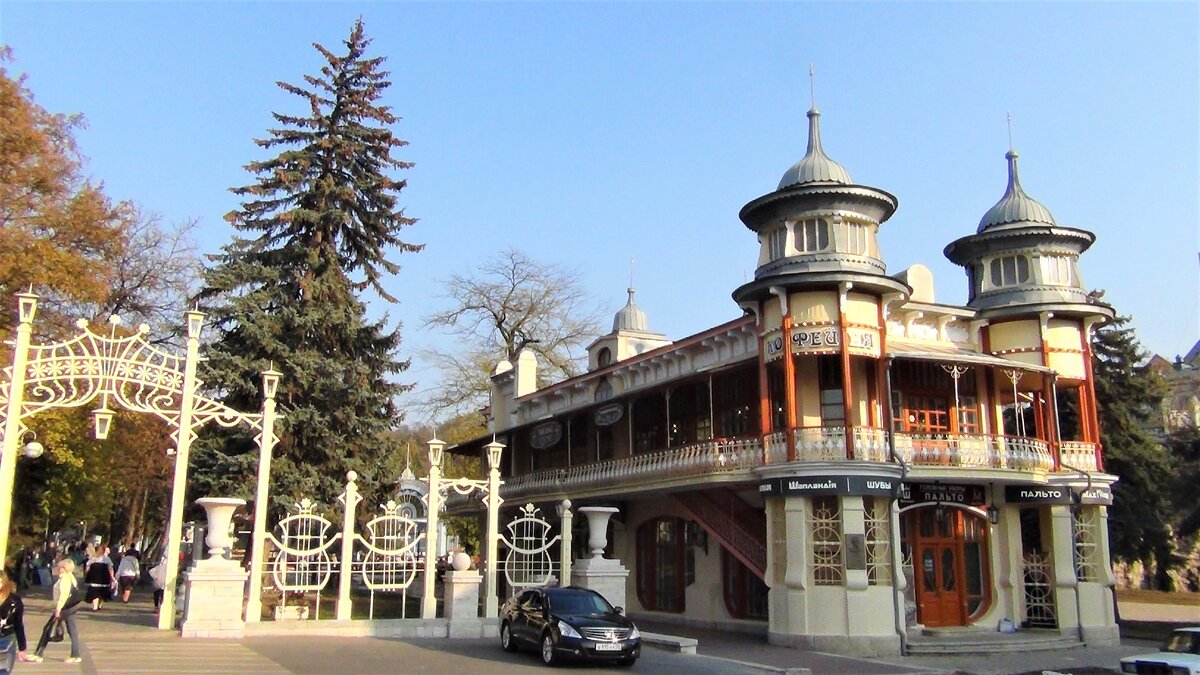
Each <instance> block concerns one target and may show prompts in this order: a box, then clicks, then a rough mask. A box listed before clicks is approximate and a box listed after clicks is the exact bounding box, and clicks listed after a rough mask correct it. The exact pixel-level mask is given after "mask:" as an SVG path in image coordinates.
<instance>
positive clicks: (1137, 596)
mask: <svg viewBox="0 0 1200 675" xmlns="http://www.w3.org/2000/svg"><path fill="white" fill-rule="evenodd" d="M1117 602H1118V603H1120V602H1142V603H1146V604H1151V605H1191V606H1196V605H1200V593H1179V592H1173V593H1168V592H1166V591H1143V590H1139V589H1117Z"/></svg>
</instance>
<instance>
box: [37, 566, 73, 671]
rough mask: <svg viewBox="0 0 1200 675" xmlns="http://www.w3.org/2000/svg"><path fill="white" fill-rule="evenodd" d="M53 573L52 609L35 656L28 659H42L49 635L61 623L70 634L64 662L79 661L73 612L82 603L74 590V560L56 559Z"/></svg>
mask: <svg viewBox="0 0 1200 675" xmlns="http://www.w3.org/2000/svg"><path fill="white" fill-rule="evenodd" d="M54 573H55V574H57V575H58V580H57V581H55V582H54V611H53V612H52V613H51V614H50V620H48V621H47V622H46V625H45V627H43V628H42V637H41V638H39V639H38V643H37V648H35V649H34V650H33V656H34V657H35V658H32V659H30V660H32V661H41V660H42V654H44V653H45V651H46V645H47V644H48V643H49V642H50V637H51V636H52V635H54V633H55V632H56V629H57V627H58V625H59V624H60V623H61V624H62V625H63V626H65V627H66V630H67V635H69V636H71V656H70V657H68V658H67V659H65V660H64V663H79V662H81V661H82V660H83V659H81V658H79V642H80V640H79V633H78V629H77V628H76V627H75V613H76V612H78V611H79V608H80V607H82V606H83V604H82V603H81V602H80V601H79V597H78V595H77V594H76V591H75V588H76V586H78V585H79V584H78V582H76V581H75V561H73V560H71V559H70V558H64V559H62V560H60V561H58V564H56V565H55V566H54Z"/></svg>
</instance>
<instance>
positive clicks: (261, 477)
mask: <svg viewBox="0 0 1200 675" xmlns="http://www.w3.org/2000/svg"><path fill="white" fill-rule="evenodd" d="M282 376H283V373H280V372H279V371H278V370H275V369H274V368H271V369H270V370H266V371H263V374H262V387H263V412H262V436H261V437H260V438H259V442H258V484H257V486H256V488H255V491H254V532H253V534H252V535H251V537H252V539H251V542H250V546H251V547H252V548H251V552H250V584H249V597H247V598H246V622H247V623H256V622H258V621H261V620H262V582H263V579H262V577H263V570H262V568H263V563H264V562H265V561H264V560H263V554H264V551H265V550H266V539H267V490H268V488H269V487H270V478H271V451H272V450H273V449H274V448H275V441H276V438H275V393H276V392H277V391H278V390H279V378H281V377H282Z"/></svg>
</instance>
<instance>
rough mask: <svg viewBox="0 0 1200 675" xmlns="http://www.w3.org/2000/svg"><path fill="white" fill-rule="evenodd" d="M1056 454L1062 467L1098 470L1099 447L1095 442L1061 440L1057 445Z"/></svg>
mask: <svg viewBox="0 0 1200 675" xmlns="http://www.w3.org/2000/svg"><path fill="white" fill-rule="evenodd" d="M1058 456H1059V459H1060V460H1061V463H1062V465H1063V467H1064V468H1067V467H1070V468H1073V469H1083V470H1084V471H1099V470H1100V449H1099V448H1098V447H1097V446H1096V444H1095V443H1082V442H1080V441H1063V442H1062V443H1059V445H1058Z"/></svg>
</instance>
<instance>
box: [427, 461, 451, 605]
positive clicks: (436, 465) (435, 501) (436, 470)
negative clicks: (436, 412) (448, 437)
mask: <svg viewBox="0 0 1200 675" xmlns="http://www.w3.org/2000/svg"><path fill="white" fill-rule="evenodd" d="M426 445H428V446H429V493H428V494H426V495H425V578H424V582H425V583H424V584H423V588H424V591H425V592H424V595H423V597H422V598H421V618H422V619H436V618H437V597H436V596H435V595H434V593H435V586H434V584H435V582H436V581H437V528H438V511H439V510H440V509H441V508H442V505H441V503H440V502H441V499H440V495H441V489H442V451H443V450H445V449H446V443H445V442H443V441H439V440H438V439H436V438H431V439H429V442H428V443H426Z"/></svg>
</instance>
